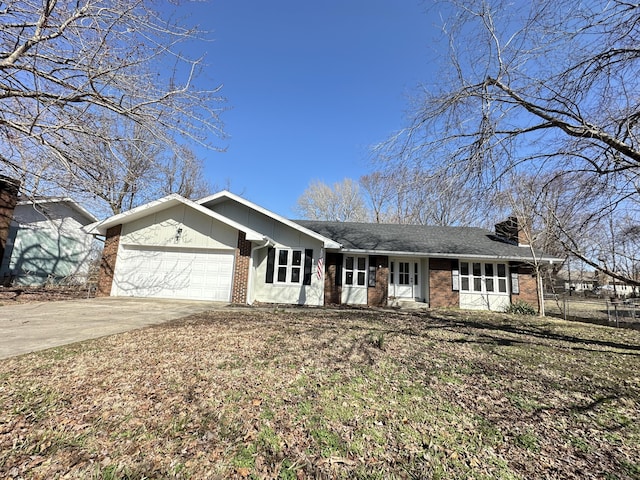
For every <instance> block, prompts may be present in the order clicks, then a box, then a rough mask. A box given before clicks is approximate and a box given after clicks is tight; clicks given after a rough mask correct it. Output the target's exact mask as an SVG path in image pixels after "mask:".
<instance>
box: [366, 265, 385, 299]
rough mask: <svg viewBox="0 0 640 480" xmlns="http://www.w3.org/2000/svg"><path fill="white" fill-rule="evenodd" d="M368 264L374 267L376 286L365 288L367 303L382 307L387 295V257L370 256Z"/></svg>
mask: <svg viewBox="0 0 640 480" xmlns="http://www.w3.org/2000/svg"><path fill="white" fill-rule="evenodd" d="M369 265H373V266H375V267H376V286H375V287H368V289H367V304H368V305H369V306H372V307H384V306H386V305H387V299H388V297H389V257H387V256H382V255H378V256H373V255H372V256H370V257H369Z"/></svg>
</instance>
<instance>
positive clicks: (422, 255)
mask: <svg viewBox="0 0 640 480" xmlns="http://www.w3.org/2000/svg"><path fill="white" fill-rule="evenodd" d="M340 252H342V253H353V254H354V255H358V254H359V255H386V256H389V257H413V258H451V259H460V258H462V259H466V258H468V259H477V260H503V261H508V262H532V261H534V258H533V257H514V256H512V255H495V256H487V255H467V254H459V253H423V252H394V251H391V250H359V249H355V248H343V249H340ZM537 260H538V261H539V262H544V263H549V264H553V263H561V262H563V259H561V258H556V257H546V256H541V257H539V258H538V259H537Z"/></svg>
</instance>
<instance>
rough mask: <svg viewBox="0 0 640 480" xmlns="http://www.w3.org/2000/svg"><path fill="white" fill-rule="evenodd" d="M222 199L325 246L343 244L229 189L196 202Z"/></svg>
mask: <svg viewBox="0 0 640 480" xmlns="http://www.w3.org/2000/svg"><path fill="white" fill-rule="evenodd" d="M221 199H229V200H233V201H235V202H238V203H240V204H242V205H244V206H245V207H248V208H251V209H253V210H255V211H256V212H258V213H261V214H262V215H266V216H267V217H271V218H273V219H274V220H276V221H278V222H280V223H283V224H284V225H286V226H288V227H290V228H293V229H295V230H297V231H299V232H301V233H304V234H305V235H307V236H309V237H311V238H315V239H316V240H318V241H320V242H322V243H323V245H324V248H334V249H335V248H341V247H342V245H341V244H340V243H338V242H335V241H333V240H331V239H330V238H327V237H324V236H322V235H320V234H319V233H317V232H314V231H313V230H309V229H308V228H305V227H303V226H302V225H298V224H297V223H296V222H293V221H291V220H288V219H286V218H284V217H283V216H281V215H278V214H277V213H275V212H272V211H270V210H267V209H266V208H264V207H261V206H260V205H256V204H255V203H253V202H250V201H249V200H246V199H244V198H242V197H239V196H238V195H235V194H233V193H231V192H229V191H227V190H223V191H221V192H218V193H216V194H214V195H210V196H208V197H205V198H202V199H200V200H198V201H197V202H196V203H198V204H200V205H205V204H207V203H211V202H216V201H217V200H221Z"/></svg>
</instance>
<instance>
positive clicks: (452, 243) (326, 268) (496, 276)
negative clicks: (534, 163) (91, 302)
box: [92, 191, 561, 310]
mask: <svg viewBox="0 0 640 480" xmlns="http://www.w3.org/2000/svg"><path fill="white" fill-rule="evenodd" d="M497 230H498V231H499V232H500V235H497V234H496V233H494V232H490V231H488V230H484V229H480V228H468V227H425V226H417V225H383V224H357V223H335V222H312V221H298V222H294V221H292V220H287V219H285V218H283V217H281V216H280V215H277V214H275V213H273V212H270V211H268V210H266V209H264V208H262V207H260V206H258V205H256V204H253V203H251V202H249V201H247V200H245V199H243V198H241V197H238V196H236V195H234V194H231V193H229V192H226V191H223V192H220V193H218V194H216V195H212V196H210V197H207V198H204V199H202V200H199V201H198V202H193V201H190V200H187V199H185V198H183V197H181V196H179V195H175V194H174V195H169V196H167V197H164V198H161V199H159V200H156V201H154V202H151V203H148V204H146V205H143V206H140V207H137V208H134V209H133V210H130V211H128V212H124V213H121V214H118V215H115V216H113V217H110V218H108V219H106V220H104V221H102V222H100V223H98V224H96V225H95V226H94V227H93V229H92V232H93V233H96V234H100V235H104V236H105V248H104V252H103V256H102V262H101V267H100V279H99V286H98V292H99V294H101V295H113V296H138V297H160V298H185V299H199V300H211V301H223V302H233V303H247V304H253V303H254V302H261V303H278V304H298V305H316V306H319V305H331V304H348V305H370V306H386V305H392V304H395V303H398V302H422V303H424V304H425V305H427V306H430V307H461V308H475V309H492V310H502V309H504V308H505V307H507V306H508V305H509V304H510V303H511V302H512V301H514V300H516V299H520V300H523V301H526V302H528V303H530V304H532V305H536V304H537V298H538V291H537V281H536V278H535V277H534V276H533V275H532V272H533V269H532V267H531V266H530V265H529V263H528V262H530V261H531V259H532V250H531V248H530V247H528V246H524V245H520V244H519V243H518V238H522V237H521V236H520V237H519V235H521V232H520V231H519V229H518V226H517V223H516V222H515V221H514V220H513V219H510V221H508V222H505V223H503V224H500V225H498V226H497ZM536 256H537V258H538V260H539V261H541V262H545V263H546V264H549V263H554V262H560V261H561V259H558V258H553V257H549V256H545V255H542V254H537V255H536Z"/></svg>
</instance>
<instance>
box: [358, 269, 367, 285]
mask: <svg viewBox="0 0 640 480" xmlns="http://www.w3.org/2000/svg"><path fill="white" fill-rule="evenodd" d="M364 277H365V275H364V272H358V285H364Z"/></svg>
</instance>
